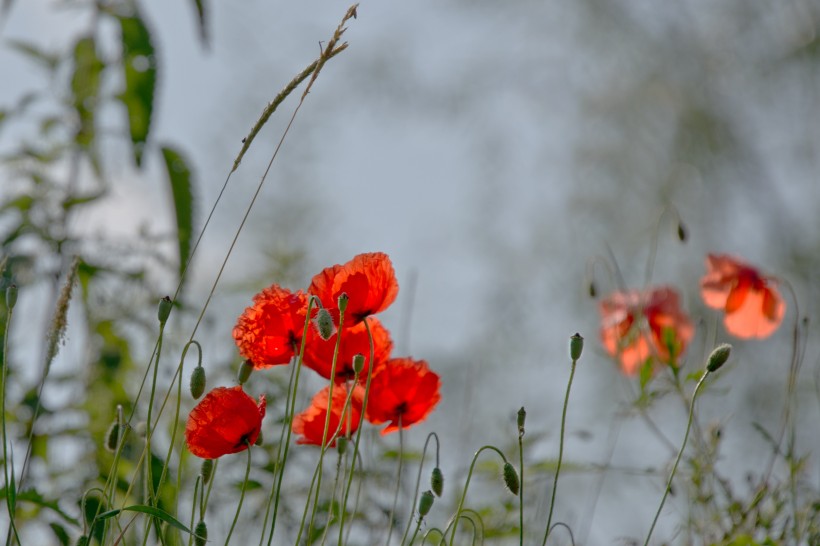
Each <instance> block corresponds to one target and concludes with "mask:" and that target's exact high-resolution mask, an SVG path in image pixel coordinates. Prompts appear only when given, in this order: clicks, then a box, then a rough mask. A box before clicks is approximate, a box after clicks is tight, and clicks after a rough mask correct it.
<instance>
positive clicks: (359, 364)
mask: <svg viewBox="0 0 820 546" xmlns="http://www.w3.org/2000/svg"><path fill="white" fill-rule="evenodd" d="M363 369H364V355H363V354H359V353H357V354H355V355H353V372H354V373H355V374H356V375H359V374H360V373H362V370H363Z"/></svg>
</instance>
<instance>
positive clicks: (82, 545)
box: [75, 535, 88, 546]
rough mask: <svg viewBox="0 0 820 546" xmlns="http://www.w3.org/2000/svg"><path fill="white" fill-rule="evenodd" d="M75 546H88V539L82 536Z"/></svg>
mask: <svg viewBox="0 0 820 546" xmlns="http://www.w3.org/2000/svg"><path fill="white" fill-rule="evenodd" d="M75 546H88V537H87V536H85V535H82V536H80V538H78V539H77V542H76V543H75Z"/></svg>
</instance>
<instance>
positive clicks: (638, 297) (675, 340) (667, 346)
mask: <svg viewBox="0 0 820 546" xmlns="http://www.w3.org/2000/svg"><path fill="white" fill-rule="evenodd" d="M599 311H600V313H601V339H602V340H603V343H604V348H605V349H606V350H607V352H608V353H609V354H610V356H612V357H614V358H615V359H617V360H618V362H619V363H620V366H621V369H622V370H623V372H624V373H625V374H627V375H634V374H636V373H638V371H639V370H640V369H641V367H642V366H644V365H645V364H646V363H650V364H656V363H661V364H669V365H671V366H677V365H678V364H677V362H678V358H680V356H681V355H682V354H683V353H684V352H685V351H686V346H687V345H688V344H689V342H690V341H691V340H692V336H693V335H694V331H695V330H694V326H693V325H692V321H691V320H689V317H688V316H687V314H686V313H685V312H684V311H683V310H682V309H681V307H680V296H679V295H678V293H677V292H676V291H675V289H674V288H672V287H669V286H658V287H653V288H649V289H647V290H643V291H638V290H629V291H623V292H614V293H613V294H610V295H609V296H607V297H606V298H604V299H603V300H602V301H601V302H600V305H599Z"/></svg>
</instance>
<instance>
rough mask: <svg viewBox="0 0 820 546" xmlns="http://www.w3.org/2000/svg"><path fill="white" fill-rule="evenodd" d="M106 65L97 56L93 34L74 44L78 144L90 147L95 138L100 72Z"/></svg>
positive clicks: (74, 90) (74, 83) (73, 77)
mask: <svg viewBox="0 0 820 546" xmlns="http://www.w3.org/2000/svg"><path fill="white" fill-rule="evenodd" d="M103 68H105V65H104V64H103V62H102V61H101V60H100V58H99V57H98V56H97V45H96V43H95V42H94V37H93V36H86V37H84V38H80V39H79V40H77V43H76V44H74V74H73V75H72V76H71V93H72V94H73V102H74V109H75V110H76V111H77V117H78V118H79V121H80V126H79V128H78V129H77V134H76V136H75V139H76V142H77V144H79V145H80V146H82V147H83V148H89V147H90V146H91V143H92V141H93V140H94V113H95V112H96V110H97V95H98V92H99V88H100V74H101V73H102V70H103Z"/></svg>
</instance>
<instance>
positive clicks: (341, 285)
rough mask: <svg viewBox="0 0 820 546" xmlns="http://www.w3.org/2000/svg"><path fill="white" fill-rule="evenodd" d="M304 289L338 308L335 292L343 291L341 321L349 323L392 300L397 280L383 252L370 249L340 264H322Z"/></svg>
mask: <svg viewBox="0 0 820 546" xmlns="http://www.w3.org/2000/svg"><path fill="white" fill-rule="evenodd" d="M308 292H309V293H310V294H313V295H315V296H317V297H318V298H319V299H320V300H321V302H322V305H324V306H325V307H326V308H328V309H335V308H338V303H337V301H338V299H339V296H340V295H341V294H342V293H345V294H347V296H348V298H349V302H348V305H347V310H346V311H345V325H349V326H353V325H355V324H357V323H359V322H361V320H362V319H364V318H365V317H366V316H368V315H374V314H376V313H378V312H380V311H384V310H385V309H386V308H387V306H388V305H390V304H391V303H393V301H394V300H395V299H396V295H397V294H398V293H399V283H398V281H397V280H396V273H395V272H394V271H393V264H392V263H390V258H389V257H388V256H387V254H384V253H383V252H372V253H369V254H359V255H358V256H356V257H355V258H353V259H352V260H350V261H349V262H347V263H346V264H344V265H338V264H337V265H334V266H333V267H328V268H325V269H324V270H323V271H322V272H321V273H319V274H318V275H316V276H315V277H313V280H312V282H311V283H310V287H309V288H308Z"/></svg>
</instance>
